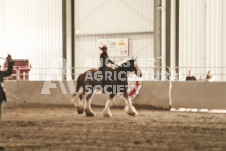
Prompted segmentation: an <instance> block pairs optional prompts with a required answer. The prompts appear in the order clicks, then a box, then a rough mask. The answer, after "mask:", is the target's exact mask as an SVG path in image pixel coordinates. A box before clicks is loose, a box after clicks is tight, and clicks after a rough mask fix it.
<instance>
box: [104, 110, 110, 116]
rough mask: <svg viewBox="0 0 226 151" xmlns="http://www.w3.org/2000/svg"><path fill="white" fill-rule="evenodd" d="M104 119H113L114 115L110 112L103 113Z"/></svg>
mask: <svg viewBox="0 0 226 151" xmlns="http://www.w3.org/2000/svg"><path fill="white" fill-rule="evenodd" d="M103 115H104V117H112V114H111V113H110V112H107V111H104V112H103Z"/></svg>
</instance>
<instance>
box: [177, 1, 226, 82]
mask: <svg viewBox="0 0 226 151" xmlns="http://www.w3.org/2000/svg"><path fill="white" fill-rule="evenodd" d="M223 1H224V0H198V1H197V0H189V1H188V0H180V18H179V20H180V23H179V24H180V30H179V34H180V35H179V37H180V42H179V65H180V67H187V68H181V70H180V73H181V74H182V73H187V71H188V69H189V68H191V69H193V71H194V73H195V74H196V77H197V78H199V77H200V76H201V77H202V78H205V77H206V73H207V72H208V70H211V71H213V73H214V74H215V75H216V79H217V80H219V81H220V80H223V76H222V73H223V69H222V68H216V67H223V66H224V65H225V64H224V63H223V60H224V59H226V56H225V54H224V51H223V15H222V14H223ZM224 15H226V14H224ZM196 67H203V68H196ZM211 67H212V68H211ZM185 76H186V75H183V76H181V77H180V78H181V80H184V79H185Z"/></svg>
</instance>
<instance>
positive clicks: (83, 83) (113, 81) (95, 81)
mask: <svg viewBox="0 0 226 151" xmlns="http://www.w3.org/2000/svg"><path fill="white" fill-rule="evenodd" d="M100 72H101V71H99V70H98V69H90V70H88V71H86V72H84V73H82V74H80V75H79V76H78V79H77V87H76V92H75V94H73V95H72V98H71V100H72V101H73V103H75V100H76V102H78V105H77V112H78V114H82V113H83V111H84V110H85V113H86V116H94V113H93V111H92V109H91V101H92V97H93V95H94V92H95V89H96V88H99V89H100V91H102V92H103V93H105V94H109V95H110V96H109V99H108V100H107V102H106V105H105V108H104V111H103V115H104V116H105V117H110V116H112V114H111V113H110V106H111V104H112V101H113V100H114V97H115V95H116V94H117V93H121V94H122V95H123V96H124V98H125V101H126V104H127V106H126V108H125V110H126V112H127V114H129V115H132V116H135V115H138V113H137V111H136V109H135V107H134V106H133V105H132V101H131V99H130V98H129V97H128V94H127V89H128V78H127V75H128V73H129V72H133V73H135V74H136V76H138V77H141V76H142V73H141V70H140V68H139V66H138V65H137V61H136V59H131V60H128V61H127V62H125V63H123V64H121V65H120V66H119V67H117V68H115V69H112V68H108V71H106V72H105V79H106V81H105V83H104V86H103V85H102V84H103V81H102V80H104V79H101V80H100V79H99V78H97V77H98V76H101V74H99V75H98V73H100ZM87 75H89V76H87ZM88 77H89V78H88ZM90 77H94V78H90ZM95 77H96V78H95ZM102 87H103V88H102ZM86 94H87V95H86ZM81 101H83V102H84V104H85V107H84V106H83V104H82V103H81Z"/></svg>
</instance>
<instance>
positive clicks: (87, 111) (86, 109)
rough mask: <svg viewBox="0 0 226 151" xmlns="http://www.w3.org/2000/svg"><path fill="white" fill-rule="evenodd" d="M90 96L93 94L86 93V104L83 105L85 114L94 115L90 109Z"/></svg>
mask: <svg viewBox="0 0 226 151" xmlns="http://www.w3.org/2000/svg"><path fill="white" fill-rule="evenodd" d="M92 97H93V94H88V96H87V98H86V105H85V112H86V116H94V113H93V111H92V109H91V101H92Z"/></svg>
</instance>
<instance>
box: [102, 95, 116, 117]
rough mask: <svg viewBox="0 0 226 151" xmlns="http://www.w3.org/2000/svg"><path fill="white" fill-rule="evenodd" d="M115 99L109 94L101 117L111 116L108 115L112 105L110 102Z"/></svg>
mask: <svg viewBox="0 0 226 151" xmlns="http://www.w3.org/2000/svg"><path fill="white" fill-rule="evenodd" d="M114 97H115V94H111V95H110V97H109V99H108V100H107V102H106V104H105V108H104V111H103V115H104V116H105V117H111V116H112V114H111V113H110V107H111V104H112V100H113V99H114Z"/></svg>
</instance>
